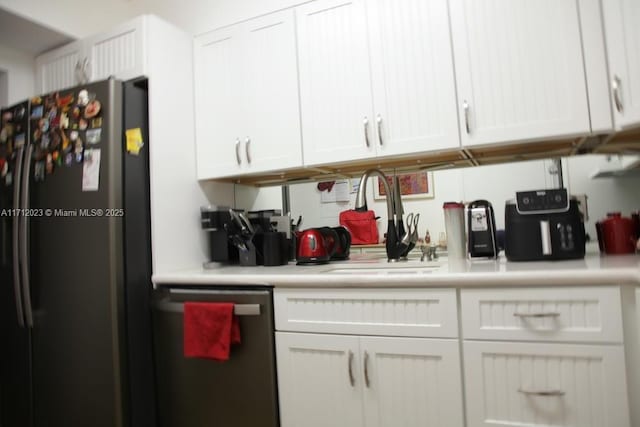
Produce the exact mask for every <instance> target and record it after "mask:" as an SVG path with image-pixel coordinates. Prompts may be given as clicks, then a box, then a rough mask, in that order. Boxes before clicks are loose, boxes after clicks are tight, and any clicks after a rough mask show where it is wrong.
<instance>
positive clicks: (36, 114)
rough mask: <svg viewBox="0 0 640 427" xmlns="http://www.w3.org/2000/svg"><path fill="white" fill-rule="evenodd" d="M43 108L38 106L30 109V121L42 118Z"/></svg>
mask: <svg viewBox="0 0 640 427" xmlns="http://www.w3.org/2000/svg"><path fill="white" fill-rule="evenodd" d="M42 112H43V107H42V105H38V106H37V107H33V108H32V109H31V118H32V119H40V118H42Z"/></svg>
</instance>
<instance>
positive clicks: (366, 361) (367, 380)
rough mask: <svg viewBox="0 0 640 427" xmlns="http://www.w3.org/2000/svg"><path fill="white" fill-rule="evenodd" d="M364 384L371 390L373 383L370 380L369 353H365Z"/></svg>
mask: <svg viewBox="0 0 640 427" xmlns="http://www.w3.org/2000/svg"><path fill="white" fill-rule="evenodd" d="M364 384H365V385H366V386H367V388H369V386H370V385H371V381H370V380H369V353H367V352H366V351H365V352H364Z"/></svg>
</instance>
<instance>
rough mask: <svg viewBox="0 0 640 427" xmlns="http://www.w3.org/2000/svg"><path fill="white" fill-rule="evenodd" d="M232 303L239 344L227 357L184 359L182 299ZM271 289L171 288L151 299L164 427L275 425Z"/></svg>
mask: <svg viewBox="0 0 640 427" xmlns="http://www.w3.org/2000/svg"><path fill="white" fill-rule="evenodd" d="M187 301H201V302H233V303H235V304H236V306H235V310H234V312H235V313H236V314H237V315H238V316H239V320H240V334H241V344H238V345H233V346H232V347H231V355H230V357H229V360H228V361H226V362H218V361H214V360H207V359H195V358H185V357H184V352H183V337H184V334H183V313H184V302H187ZM273 325H274V321H273V298H272V291H271V289H265V288H261V289H257V290H244V289H237V290H219V289H185V288H169V289H163V290H159V291H157V292H156V298H155V299H154V303H153V330H154V348H155V364H156V366H155V368H156V384H157V395H158V418H159V426H160V427H205V426H206V427H218V426H219V427H245V426H246V427H248V426H251V427H277V426H278V425H279V420H278V396H277V386H276V362H275V349H274V326H273Z"/></svg>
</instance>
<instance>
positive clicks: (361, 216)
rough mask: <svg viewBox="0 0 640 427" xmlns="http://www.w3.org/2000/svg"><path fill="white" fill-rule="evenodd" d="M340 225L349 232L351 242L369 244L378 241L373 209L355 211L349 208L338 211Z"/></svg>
mask: <svg viewBox="0 0 640 427" xmlns="http://www.w3.org/2000/svg"><path fill="white" fill-rule="evenodd" d="M340 225H342V226H343V227H345V228H346V229H347V230H349V233H351V243H352V244H354V245H369V244H375V243H378V240H379V236H378V226H377V225H376V214H375V212H374V211H364V212H360V211H356V210H353V209H350V210H348V211H342V212H340Z"/></svg>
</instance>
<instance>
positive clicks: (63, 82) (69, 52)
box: [36, 41, 84, 93]
mask: <svg viewBox="0 0 640 427" xmlns="http://www.w3.org/2000/svg"><path fill="white" fill-rule="evenodd" d="M83 53H84V51H83V44H82V42H81V41H77V42H73V43H69V44H67V45H65V46H62V47H60V48H58V49H55V50H52V51H50V52H46V53H43V54H42V55H40V56H38V57H37V58H36V91H37V92H38V93H44V92H50V91H53V90H57V89H64V88H67V87H71V86H75V85H76V84H77V83H78V81H79V80H80V79H81V78H82V74H81V73H82V69H81V58H83Z"/></svg>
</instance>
